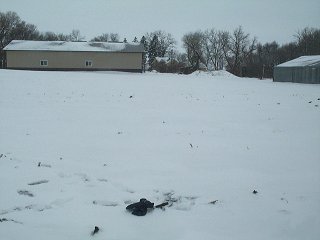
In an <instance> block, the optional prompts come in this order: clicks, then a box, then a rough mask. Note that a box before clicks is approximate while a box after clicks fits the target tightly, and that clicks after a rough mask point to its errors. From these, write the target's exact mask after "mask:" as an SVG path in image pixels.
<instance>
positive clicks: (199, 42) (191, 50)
mask: <svg viewBox="0 0 320 240" xmlns="http://www.w3.org/2000/svg"><path fill="white" fill-rule="evenodd" d="M182 41H183V46H184V48H185V49H186V51H187V58H188V62H189V64H190V65H191V67H192V68H193V70H198V69H199V67H200V63H201V62H202V63H204V62H205V60H204V34H203V33H202V32H201V31H197V32H191V33H188V34H185V35H184V36H183V38H182Z"/></svg>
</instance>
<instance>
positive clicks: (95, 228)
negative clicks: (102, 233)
mask: <svg viewBox="0 0 320 240" xmlns="http://www.w3.org/2000/svg"><path fill="white" fill-rule="evenodd" d="M99 230H100V229H99V227H97V226H95V227H94V230H93V231H92V233H91V235H92V236H93V235H95V234H96V233H98V232H99Z"/></svg>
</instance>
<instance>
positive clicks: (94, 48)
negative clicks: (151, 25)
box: [4, 40, 144, 52]
mask: <svg viewBox="0 0 320 240" xmlns="http://www.w3.org/2000/svg"><path fill="white" fill-rule="evenodd" d="M4 50H6V51H58V52H144V47H143V45H142V44H140V43H118V42H68V41H28V40H13V41H11V42H10V43H9V44H8V45H7V46H6V47H5V48H4Z"/></svg>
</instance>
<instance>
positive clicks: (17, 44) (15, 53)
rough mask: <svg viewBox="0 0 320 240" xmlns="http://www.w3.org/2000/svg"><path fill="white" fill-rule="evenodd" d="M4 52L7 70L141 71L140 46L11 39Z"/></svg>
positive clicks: (141, 52) (142, 48)
mask: <svg viewBox="0 0 320 240" xmlns="http://www.w3.org/2000/svg"><path fill="white" fill-rule="evenodd" d="M4 50H5V51H6V60H7V64H6V65H7V68H8V69H27V70H46V71H47V70H63V71H108V70H112V71H127V72H142V71H143V61H142V60H143V54H144V47H143V45H142V44H140V43H126V42H68V41H26V40H13V41H12V42H10V43H9V44H8V45H7V46H6V47H5V48H4Z"/></svg>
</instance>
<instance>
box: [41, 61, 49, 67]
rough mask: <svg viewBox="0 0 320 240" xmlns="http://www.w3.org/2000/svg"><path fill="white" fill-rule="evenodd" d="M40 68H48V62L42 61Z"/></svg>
mask: <svg viewBox="0 0 320 240" xmlns="http://www.w3.org/2000/svg"><path fill="white" fill-rule="evenodd" d="M40 66H43V67H46V66H48V60H40Z"/></svg>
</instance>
